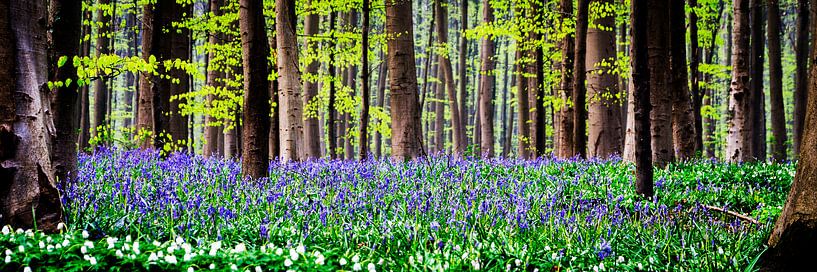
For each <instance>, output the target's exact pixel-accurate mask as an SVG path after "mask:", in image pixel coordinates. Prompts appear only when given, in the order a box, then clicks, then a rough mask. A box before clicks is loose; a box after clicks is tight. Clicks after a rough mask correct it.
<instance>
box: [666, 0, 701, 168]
mask: <svg viewBox="0 0 817 272" xmlns="http://www.w3.org/2000/svg"><path fill="white" fill-rule="evenodd" d="M670 5H671V6H670V9H669V11H670V14H669V19H670V31H669V33H670V34H669V35H670V55H671V59H670V65H671V67H670V70H671V72H670V74H671V76H670V90H671V92H672V142H673V146H674V150H675V156H676V157H677V158H678V159H679V160H687V159H691V158H693V157H695V151H696V149H695V139H696V138H697V136H695V134H696V131H695V116H694V113H693V109H692V98H691V97H690V94H689V79H688V78H687V55H686V51H687V48H686V45H687V44H686V27H685V21H686V16H685V14H684V0H671V1H670Z"/></svg>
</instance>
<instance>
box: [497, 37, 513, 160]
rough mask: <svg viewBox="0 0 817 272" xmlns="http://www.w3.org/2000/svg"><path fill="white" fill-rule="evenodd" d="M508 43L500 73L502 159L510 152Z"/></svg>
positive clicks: (510, 71)
mask: <svg viewBox="0 0 817 272" xmlns="http://www.w3.org/2000/svg"><path fill="white" fill-rule="evenodd" d="M509 44H510V43H509V42H507V41H506V42H505V50H504V51H505V64H504V66H505V67H503V68H505V69H504V70H505V71H504V72H503V73H502V104H500V106H501V107H502V113H501V115H502V118H500V119H501V120H500V122H502V123H501V126H502V137H501V138H502V140H501V143H502V153H501V156H502V157H504V158H507V157H508V154H510V152H511V134H510V133H508V132H509V131H510V130H511V126H512V125H513V123H512V120H513V113H510V114H509V113H508V112H511V111H512V107H511V102H510V99H511V98H510V97H508V92H509V90H508V85H510V84H509V77H508V75H509V74H511V73H512V71H513V70H512V69H513V66H511V56H510V53H508V52H510V49H509V48H508V47H509V46H508V45H509Z"/></svg>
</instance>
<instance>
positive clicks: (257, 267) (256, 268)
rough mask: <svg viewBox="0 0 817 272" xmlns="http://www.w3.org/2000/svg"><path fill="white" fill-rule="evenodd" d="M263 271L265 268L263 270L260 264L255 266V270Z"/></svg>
mask: <svg viewBox="0 0 817 272" xmlns="http://www.w3.org/2000/svg"><path fill="white" fill-rule="evenodd" d="M261 271H264V270H262V269H261V267H260V266H256V267H255V272H261Z"/></svg>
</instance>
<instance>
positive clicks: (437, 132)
mask: <svg viewBox="0 0 817 272" xmlns="http://www.w3.org/2000/svg"><path fill="white" fill-rule="evenodd" d="M442 58H443V57H442V56H437V59H438V60H437V65H435V69H434V71H435V73H434V74H435V75H434V77H435V78H437V82H436V83H435V84H434V85H435V87H434V94H435V95H436V97H435V98H436V100H435V102H434V115H435V116H434V119H435V120H434V144H435V145H436V148H435V149H436V150H435V151H436V152H440V153H445V137H444V134H445V133H443V132H444V130H445V104H446V103H445V102H444V101H446V100H445V84H442V83H440V81H439V79H440V78H441V76H442V74H443V73H442V71H441V70H440V68H439V66H440V64H439V63H440V61H442V60H440V59H442Z"/></svg>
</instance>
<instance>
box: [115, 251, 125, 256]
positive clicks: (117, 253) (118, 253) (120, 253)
mask: <svg viewBox="0 0 817 272" xmlns="http://www.w3.org/2000/svg"><path fill="white" fill-rule="evenodd" d="M122 256H125V254H123V253H122V251H121V250H118V249H117V250H116V257H119V258H122Z"/></svg>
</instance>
